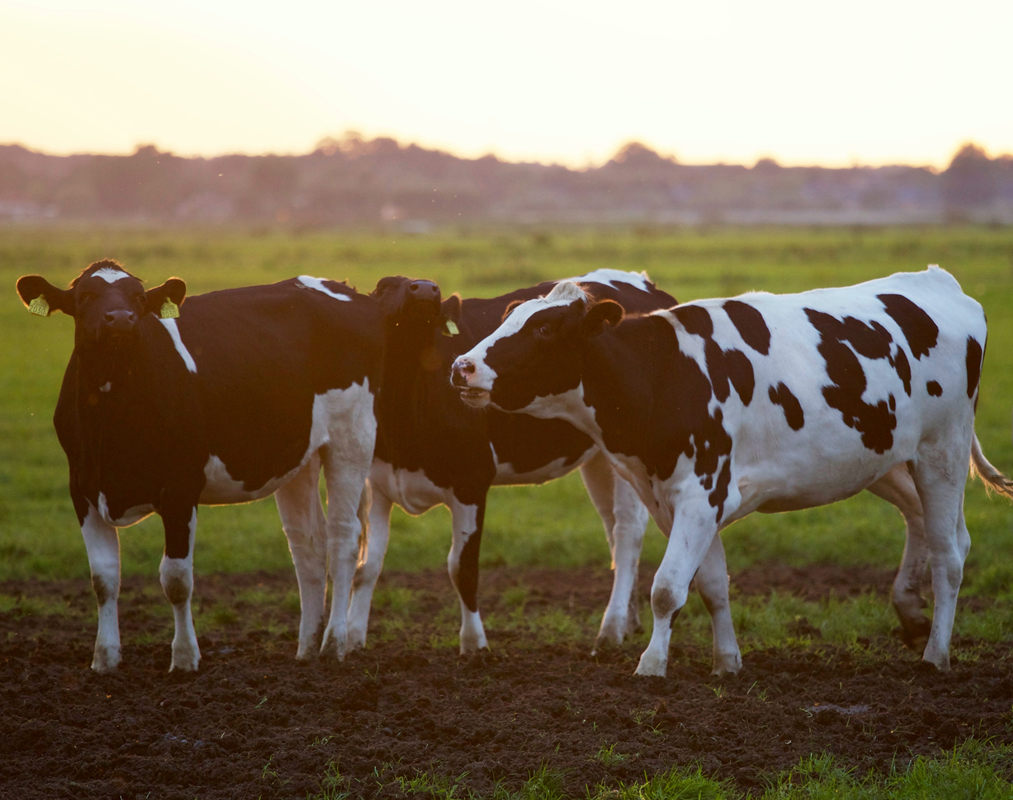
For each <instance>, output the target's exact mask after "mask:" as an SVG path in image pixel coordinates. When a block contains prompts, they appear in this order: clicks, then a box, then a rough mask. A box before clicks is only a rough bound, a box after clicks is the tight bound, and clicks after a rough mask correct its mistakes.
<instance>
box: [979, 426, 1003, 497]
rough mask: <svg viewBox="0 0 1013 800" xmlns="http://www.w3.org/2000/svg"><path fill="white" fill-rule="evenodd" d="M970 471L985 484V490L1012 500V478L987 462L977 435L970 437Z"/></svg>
mask: <svg viewBox="0 0 1013 800" xmlns="http://www.w3.org/2000/svg"><path fill="white" fill-rule="evenodd" d="M971 473H972V474H973V475H977V476H978V477H979V478H981V482H982V483H984V484H985V491H986V492H989V493H992V492H996V493H998V494H1001V495H1002V496H1003V497H1006V498H1008V499H1010V500H1013V480H1010V479H1009V478H1007V477H1006V476H1005V475H1003V474H1002V473H1001V472H999V470H997V469H996V468H995V467H993V466H992V465H991V464H990V463H989V462H988V459H987V458H985V454H984V453H983V452H981V445H980V444H979V443H978V437H977V436H975V437H974V438H973V439H971Z"/></svg>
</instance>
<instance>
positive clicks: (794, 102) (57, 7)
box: [0, 0, 1013, 167]
mask: <svg viewBox="0 0 1013 800" xmlns="http://www.w3.org/2000/svg"><path fill="white" fill-rule="evenodd" d="M1011 31H1013V2H1009V0H1001V1H999V0H964V2H962V3H959V4H957V3H938V2H932V1H931V0H919V2H907V0H904V1H903V2H894V1H893V0H852V1H851V2H848V3H816V2H812V0H768V2H764V3H757V2H755V1H753V2H750V1H747V0H724V1H723V2H722V1H721V0H715V1H714V2H709V3H703V2H698V1H697V2H692V3H688V2H678V1H676V2H651V1H649V0H624V2H622V3H619V2H610V3H606V2H595V1H594V0H580V1H579V2H577V1H576V0H574V1H571V0H513V2H510V3H476V2H473V0H472V1H471V2H463V1H461V2H458V0H429V2H425V3H420V2H417V0H416V1H415V2H403V1H402V0H392V1H390V2H368V1H367V0H356V2H344V0H337V2H330V3H315V2H308V1H307V0H288V1H287V2H283V3H278V2H272V3H266V2H257V1H256V0H243V2H239V1H238V0H201V2H200V3H196V2H194V3H183V2H174V0H159V2H148V0H134V1H133V2H126V1H125V0H92V1H91V2H77V1H75V0H37V1H33V2H10V0H0V99H2V106H0V144H11V143H20V144H23V145H25V146H27V147H31V148H33V149H37V150H43V151H46V152H52V153H72V152H103V153H129V152H132V151H133V150H134V148H135V147H136V145H138V144H141V143H152V144H155V145H157V146H158V147H159V148H161V149H167V150H172V151H173V152H175V153H178V154H181V155H196V154H201V155H217V154H221V153H228V152H243V153H265V152H277V153H304V152H307V151H309V150H310V149H312V147H313V145H314V144H315V143H316V142H317V141H318V140H319V139H321V138H322V137H324V136H327V135H340V134H341V133H342V132H343V131H346V130H349V129H353V130H357V131H360V132H361V133H362V134H364V135H366V136H375V135H388V136H393V137H395V138H397V139H398V140H400V141H402V142H417V143H419V144H421V145H425V146H429V147H439V148H441V149H446V150H450V151H452V152H455V153H457V154H460V155H465V156H479V155H483V154H485V153H489V152H491V153H495V154H496V155H497V156H499V157H501V158H504V159H509V160H538V161H544V162H549V161H556V162H561V163H565V164H567V165H570V166H578V167H579V166H584V165H587V164H590V163H601V162H602V161H604V160H606V159H607V158H608V157H609V156H610V155H612V154H613V153H614V152H615V150H616V149H617V148H618V147H619V146H620V145H621V144H622V143H623V142H626V141H629V140H634V139H635V140H639V141H642V142H644V143H646V144H648V145H650V146H651V147H654V148H655V149H657V150H659V151H661V152H663V153H666V154H674V155H675V156H676V157H677V158H679V159H680V160H681V161H684V162H688V163H713V162H717V161H726V162H732V163H745V164H750V163H752V162H754V161H755V160H756V159H757V158H759V157H762V156H771V157H774V158H776V159H777V160H778V161H780V162H781V163H783V164H824V165H828V166H845V165H848V164H852V163H861V164H884V163H909V164H930V165H934V166H937V167H941V166H945V164H946V163H948V161H949V159H950V157H951V156H952V154H953V152H954V151H955V149H956V148H957V146H958V145H959V144H960V143H962V142H965V141H969V140H973V141H976V142H978V143H979V144H981V145H983V146H984V147H985V148H986V150H987V151H988V152H989V153H990V154H992V155H997V154H999V153H1002V152H1011V151H1013V101H1011V98H1013V61H1011V56H1010V53H1011V45H1010V35H1011Z"/></svg>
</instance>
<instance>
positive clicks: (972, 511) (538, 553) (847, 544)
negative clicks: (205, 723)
mask: <svg viewBox="0 0 1013 800" xmlns="http://www.w3.org/2000/svg"><path fill="white" fill-rule="evenodd" d="M104 257H112V258H116V259H118V260H120V261H121V262H122V263H123V264H124V265H125V266H126V267H127V268H128V269H130V270H132V271H133V272H134V273H135V274H137V275H139V276H141V277H142V278H144V279H145V280H147V281H148V283H149V284H151V285H155V284H157V283H160V282H161V281H163V280H164V279H165V278H167V277H169V276H171V275H178V276H180V277H182V278H184V279H185V280H186V281H187V283H188V286H189V291H190V293H191V294H196V293H201V292H206V291H211V290H214V289H221V288H226V287H230V286H240V285H248V284H253V283H263V282H271V281H274V280H280V279H283V278H287V277H290V276H293V275H298V274H307V273H308V274H312V275H319V276H326V277H332V278H337V279H347V280H348V281H349V283H351V284H352V285H354V286H355V287H357V288H358V289H360V290H362V291H368V290H369V289H371V288H372V286H373V285H374V284H375V282H376V281H377V279H379V278H381V277H383V276H385V275H390V274H404V275H411V276H413V277H427V278H430V279H433V280H435V281H437V282H438V283H439V284H440V285H441V287H442V288H443V290H444V294H449V293H450V292H453V291H457V292H460V293H461V294H462V295H464V296H476V295H477V296H491V295H496V294H499V293H502V292H504V291H507V290H509V289H512V288H515V287H517V286H520V285H525V284H531V283H534V282H537V281H540V280H543V279H552V278H559V277H564V276H569V275H579V274H582V273H584V272H586V271H588V270H591V269H597V268H601V267H616V268H621V269H635V270H647V271H648V273H649V274H650V276H651V277H652V278H653V279H654V281H655V282H656V283H658V284H659V285H660V286H662V287H663V288H665V289H666V290H668V291H669V292H670V293H672V294H673V295H675V296H676V297H678V298H679V299H680V300H691V299H696V298H700V297H710V296H724V295H732V294H737V293H740V292H743V291H747V290H750V289H762V290H768V291H798V290H803V289H807V288H812V287H816V286H838V285H846V284H849V283H854V282H857V281H861V280H866V279H869V278H874V277H877V276H881V275H886V274H889V273H891V272H894V271H899V270H917V269H923V268H924V267H925V265H926V264H928V263H938V264H940V265H942V266H944V267H946V268H947V269H949V270H950V271H951V272H953V273H954V274H955V275H956V276H957V278H958V279H959V280H960V282H961V284H962V285H963V287H964V289H965V291H966V292H967V293H968V294H970V295H972V296H973V297H975V298H976V299H978V300H979V301H980V302H981V303H982V304H983V305H984V307H985V310H986V313H987V314H988V318H989V324H990V336H989V343H988V344H989V347H988V351H987V357H986V360H985V369H984V374H983V376H982V393H981V401H980V403H979V409H978V419H977V431H978V436H979V438H980V439H981V441H982V444H983V447H984V448H985V452H986V454H987V455H988V456H989V457H990V458H991V459H992V461H993V462H994V463H995V464H996V465H997V466H999V467H1000V468H1001V469H1004V470H1006V471H1007V472H1010V471H1013V446H1011V442H1010V406H1011V402H1013V369H1011V368H1013V232H1010V231H1008V230H986V229H946V230H908V229H905V230H886V231H867V230H824V231H807V230H798V231H796V230H790V231H768V230H761V231H751V230H727V231H715V232H705V233H701V232H677V233H671V232H653V231H639V232H636V233H622V232H614V233H595V232H569V233H547V232H534V233H531V232H527V233H518V232H515V233H495V234H477V233H475V234H449V233H448V234H443V235H433V236H426V237H405V236H400V235H395V234H390V235H387V236H384V235H381V234H371V235H351V234H348V235H342V234H322V233H313V234H303V235H297V234H290V233H280V232H259V233H253V234H243V233H236V232H218V231H200V232H188V231H173V232H166V231H160V232H144V231H135V230H104V231H90V230H72V231H66V230H63V231H55V230H54V231H50V230H20V229H12V228H8V229H4V230H2V231H0V285H2V286H4V287H7V289H6V291H4V292H3V293H0V329H2V330H3V331H4V340H5V344H6V347H5V348H4V350H3V353H2V354H0V579H2V578H10V577H27V576H32V575H34V576H38V577H79V576H85V575H87V563H86V559H85V557H84V549H83V547H82V545H81V541H80V534H79V531H78V530H77V526H76V521H75V519H74V514H73V511H72V509H71V505H70V499H69V496H68V494H67V491H66V462H65V459H64V456H63V453H62V451H61V450H60V447H59V444H58V443H57V440H56V435H55V433H54V431H53V427H52V422H51V419H52V413H53V408H54V407H55V403H56V398H57V394H58V392H59V385H60V378H61V376H62V373H63V369H64V367H65V365H66V362H67V358H68V356H69V354H70V351H71V349H72V345H73V324H72V322H71V320H70V319H68V318H66V317H64V316H63V315H61V314H54V315H53V316H52V317H50V318H49V319H41V318H38V317H33V316H31V315H29V314H28V313H27V311H26V310H25V309H24V307H23V306H22V305H21V303H20V301H19V299H18V297H17V295H16V292H15V291H14V283H15V281H16V279H17V278H18V277H19V276H20V275H23V274H26V273H30V272H38V273H41V274H44V275H45V276H46V277H47V278H49V280H50V281H52V282H53V283H55V284H58V285H59V284H64V283H66V282H69V281H70V280H71V279H72V278H73V277H74V276H75V275H76V274H77V272H78V271H79V270H80V269H82V268H83V267H84V266H86V265H87V264H88V263H90V262H91V261H93V260H96V259H99V258H104ZM966 509H967V518H968V526H969V528H970V531H971V535H972V538H973V546H972V549H971V554H970V557H969V560H968V571H967V580H966V583H965V586H966V591H970V592H976V591H978V592H985V593H988V594H989V595H996V594H1005V593H1007V592H1009V591H1010V589H1011V588H1013V566H1006V564H1005V560H1004V559H1003V558H1002V556H1003V555H1005V554H1006V553H1007V552H1008V548H1009V542H1010V540H1011V531H1010V524H1011V520H1013V516H1011V513H1010V509H1009V508H1008V506H1007V505H1006V504H1005V503H1003V502H999V501H996V500H992V499H988V498H986V496H985V493H984V491H983V490H982V488H981V486H980V484H973V485H971V486H970V487H969V489H968V492H967V505H966ZM550 510H551V511H550ZM279 528H280V526H279V524H278V519H277V515H276V512H275V509H274V505H273V503H272V502H271V501H264V502H260V503H255V504H252V505H249V506H231V507H224V508H207V509H202V511H201V525H200V532H199V535H198V539H197V548H196V555H195V558H196V562H195V565H196V570H197V572H198V574H199V573H201V572H219V571H225V572H229V571H245V570H251V569H276V568H283V567H285V566H286V565H287V564H288V563H289V560H288V553H287V549H286V545H285V540H284V537H283V536H282V535H281V534H280V530H279ZM448 529H449V516H448V515H447V513H446V512H445V511H444V510H442V509H439V510H434V511H432V512H430V513H429V514H427V515H425V516H424V517H422V518H420V519H418V520H410V519H409V518H407V517H406V516H405V515H403V514H401V513H400V512H395V519H394V522H393V532H392V536H391V545H390V550H389V555H388V561H387V564H388V566H389V567H390V568H395V569H413V568H424V567H434V566H438V565H440V564H441V563H442V562H443V560H444V558H445V550H446V547H447V544H448V541H449V537H448V534H447V531H448ZM486 529H487V534H486V536H485V537H484V540H483V552H482V557H483V561H484V562H485V563H487V564H496V563H506V564H515V565H526V564H531V565H534V564H548V565H553V566H567V565H576V564H583V563H602V562H603V561H604V560H605V559H606V558H607V550H606V546H605V542H604V537H603V536H602V535H601V531H600V525H599V523H598V521H597V518H596V516H595V515H594V512H593V511H592V509H591V506H590V504H589V503H588V502H587V501H586V499H585V495H584V491H583V488H582V486H581V485H580V481H579V479H578V478H577V477H576V476H571V477H570V478H568V479H566V480H562V481H558V482H556V483H555V484H551V485H549V486H546V487H520V488H511V489H497V490H495V491H494V492H493V495H492V497H491V500H490V507H489V511H488V515H487V523H486ZM901 533H902V528H901V521H900V517H899V515H898V514H897V513H896V512H895V511H894V510H893V509H892V507H890V506H888V505H887V504H886V503H884V502H882V501H879V500H877V499H875V498H873V497H871V496H867V495H863V496H860V497H858V498H855V499H853V500H850V501H848V502H846V503H840V504H838V505H836V506H832V507H827V508H823V509H816V510H813V511H809V512H797V513H793V514H780V515H773V516H761V515H754V516H753V517H750V518H748V519H746V520H744V521H742V522H740V523H738V524H736V525H735V526H733V528H732V529H730V530H729V531H727V532H726V534H725V540H726V548H727V551H728V558H729V566H730V568H731V569H732V570H735V569H738V568H741V567H744V566H746V565H748V564H750V563H753V562H755V561H757V560H763V559H772V558H776V559H780V560H784V561H787V562H789V563H792V564H805V563H810V562H814V561H826V560H832V561H837V562H845V563H868V564H878V565H884V566H893V565H895V564H897V563H898V561H899V558H900V553H901V549H902V535H901ZM122 539H123V569H124V572H125V573H128V574H129V573H136V572H141V573H146V574H154V572H155V570H156V569H157V564H158V559H159V558H160V555H161V549H162V536H161V530H160V524H159V522H158V521H157V519H154V518H153V519H151V520H148V521H147V522H145V523H142V524H141V525H139V526H137V527H135V528H133V529H130V530H129V531H127V532H126V533H125V534H124V535H123V537H122ZM663 548H664V539H663V538H662V537H661V536H659V535H658V533H657V531H656V530H654V531H652V533H650V534H649V536H648V538H647V543H646V547H645V554H644V558H645V561H646V562H647V563H657V562H658V560H659V559H660V556H661V554H662V552H663Z"/></svg>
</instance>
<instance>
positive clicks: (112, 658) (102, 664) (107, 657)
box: [91, 650, 120, 675]
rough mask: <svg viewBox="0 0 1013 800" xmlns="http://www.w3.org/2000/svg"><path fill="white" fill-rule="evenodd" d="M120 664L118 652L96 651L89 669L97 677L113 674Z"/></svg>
mask: <svg viewBox="0 0 1013 800" xmlns="http://www.w3.org/2000/svg"><path fill="white" fill-rule="evenodd" d="M119 664H120V651H119V650H102V651H99V650H96V651H95V655H94V657H93V658H92V661H91V668H92V670H94V671H95V672H97V673H98V674H99V675H105V674H106V673H109V672H114V671H115V670H116V667H118V666H119Z"/></svg>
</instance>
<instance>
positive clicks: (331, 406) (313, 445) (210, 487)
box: [200, 382, 373, 506]
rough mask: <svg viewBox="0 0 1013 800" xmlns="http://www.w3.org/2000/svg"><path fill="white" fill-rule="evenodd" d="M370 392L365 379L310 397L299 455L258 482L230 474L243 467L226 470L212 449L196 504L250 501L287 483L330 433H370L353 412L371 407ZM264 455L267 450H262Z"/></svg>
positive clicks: (268, 455) (268, 494)
mask: <svg viewBox="0 0 1013 800" xmlns="http://www.w3.org/2000/svg"><path fill="white" fill-rule="evenodd" d="M372 402H373V400H372V396H371V395H370V393H369V386H368V382H367V383H366V384H365V385H360V384H353V385H352V386H350V387H349V388H347V389H331V390H330V391H328V392H325V393H323V394H318V395H316V396H315V397H314V398H313V412H312V424H311V426H310V429H309V430H308V431H306V433H305V434H304V437H303V440H304V441H305V442H306V445H305V449H304V451H303V455H302V457H301V458H300V459H299V461H298V462H297V463H296V464H294V465H293V464H292V463H291V462H289V463H286V464H281V463H280V460H279V465H278V467H277V469H276V470H275V472H276V474H275V475H273V476H272V477H270V478H268V479H267V481H265V482H264V483H263V484H262V485H260V486H250V485H249V482H248V481H243V480H239V479H236V478H234V477H233V473H235V474H240V475H241V474H242V472H243V470H242V469H241V468H240V469H234V470H232V471H230V469H229V466H228V465H227V464H226V463H225V462H224V461H223V460H222V459H221V458H220V457H219V456H218V455H216V454H214V453H212V454H211V456H210V457H209V458H208V460H207V463H206V464H205V465H204V479H205V484H204V489H203V491H202V492H201V495H200V504H201V505H207V506H216V505H231V504H234V503H250V502H252V501H254V500H260V499H261V498H264V497H269V496H270V495H272V494H274V493H275V492H276V491H278V489H280V488H281V487H282V486H284V485H285V484H286V483H288V482H289V481H290V480H291V479H292V478H293V477H294V476H295V475H296V473H297V472H299V470H301V469H302V468H303V467H304V466H306V464H308V463H309V460H310V459H311V458H312V457H313V454H314V453H316V452H317V451H318V450H320V448H322V447H324V446H325V445H327V443H328V442H330V441H331V439H332V438H333V437H340V438H347V437H349V436H354V435H363V436H366V435H373V432H372V431H360V430H358V428H359V427H361V426H359V425H356V424H354V422H355V420H356V419H357V415H359V416H361V413H362V412H363V409H369V408H371V407H372ZM265 456H266V457H267V458H270V457H271V454H270V453H267V454H265Z"/></svg>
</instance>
